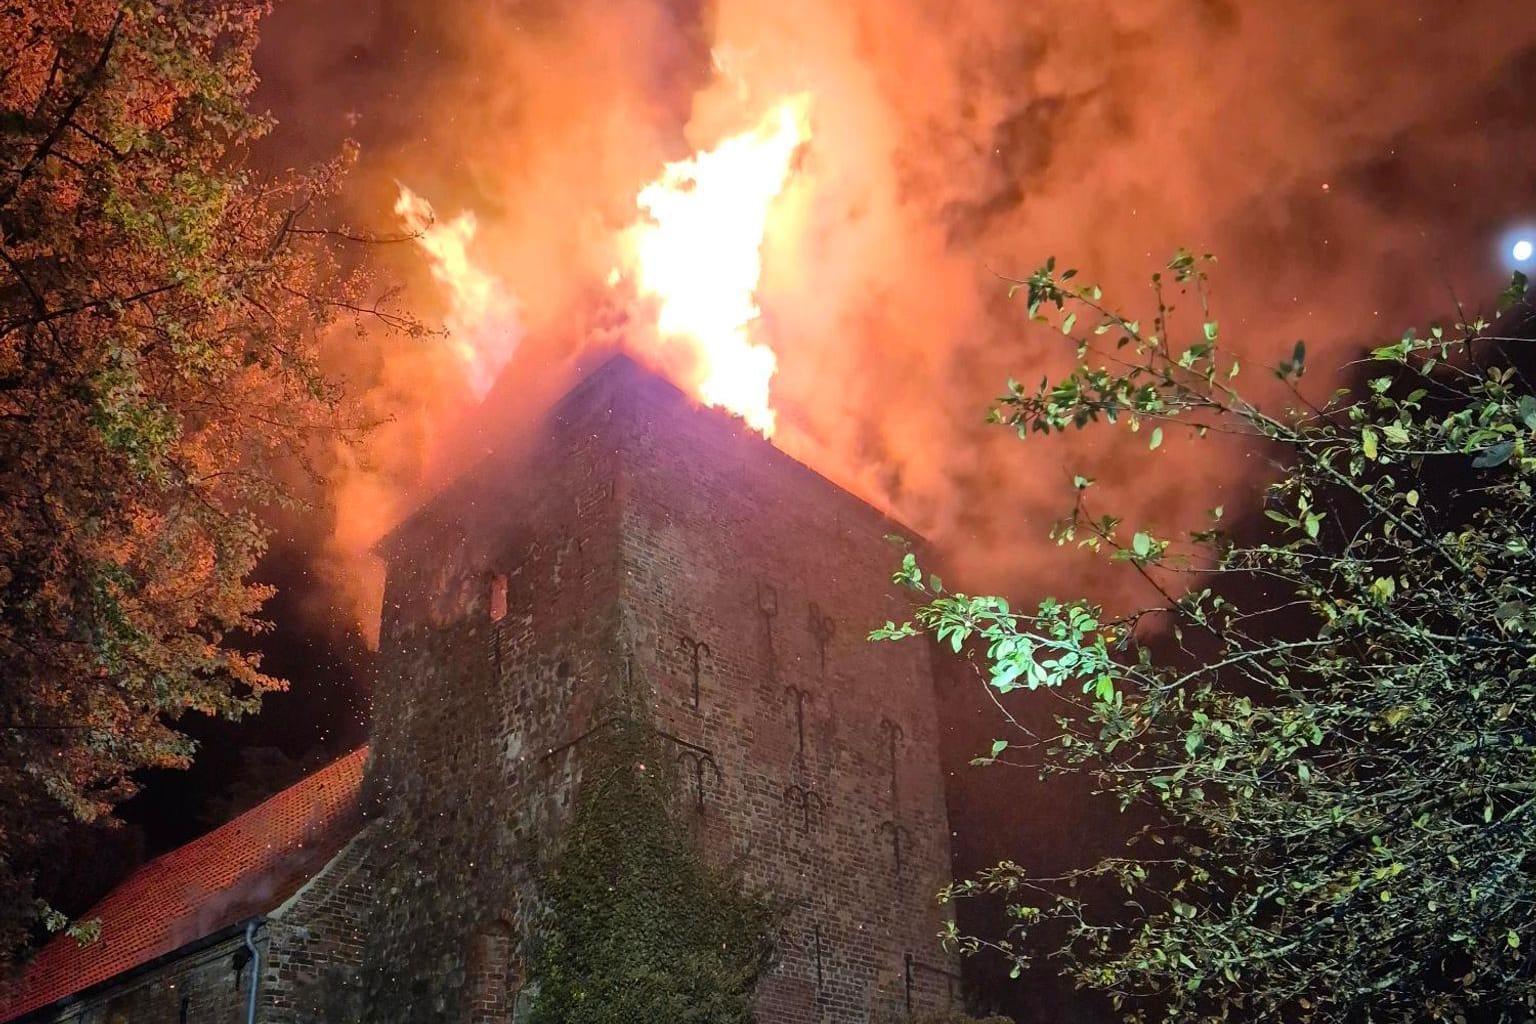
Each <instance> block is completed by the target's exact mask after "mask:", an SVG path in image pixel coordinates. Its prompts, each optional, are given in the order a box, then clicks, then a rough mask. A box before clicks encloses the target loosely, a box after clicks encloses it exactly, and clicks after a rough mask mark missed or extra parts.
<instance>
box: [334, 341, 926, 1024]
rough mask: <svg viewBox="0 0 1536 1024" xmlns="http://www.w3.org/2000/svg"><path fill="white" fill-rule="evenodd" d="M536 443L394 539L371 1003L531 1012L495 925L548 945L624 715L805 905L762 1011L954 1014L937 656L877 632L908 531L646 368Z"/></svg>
mask: <svg viewBox="0 0 1536 1024" xmlns="http://www.w3.org/2000/svg"><path fill="white" fill-rule="evenodd" d="M531 447H532V449H533V450H532V451H525V452H523V453H522V454H521V455H518V456H516V457H512V456H504V457H497V458H493V459H492V460H490V461H488V462H487V463H486V464H484V465H482V466H481V467H480V468H479V469H478V470H476V471H475V472H473V473H471V474H469V475H468V476H467V477H466V479H465V480H464V481H462V482H461V483H460V484H458V485H457V486H455V487H454V488H452V489H450V490H449V491H448V492H446V493H445V494H443V495H441V496H440V497H439V498H437V499H436V500H434V501H433V502H432V503H431V505H429V506H428V507H427V508H426V509H424V510H423V511H422V512H420V513H418V515H417V516H415V517H414V518H413V519H412V520H411V521H410V522H409V523H407V524H406V525H405V526H404V527H403V528H402V529H401V530H399V531H397V532H396V534H395V535H394V536H393V537H392V538H391V540H390V541H389V544H388V547H387V557H388V559H389V562H390V571H389V580H388V585H387V589H386V595H385V615H384V621H383V623H382V637H383V640H382V647H381V663H382V664H381V679H380V685H379V690H378V695H377V698H376V707H375V725H374V743H373V750H374V761H373V763H372V766H371V772H370V779H369V783H368V785H369V787H370V789H371V791H372V792H373V793H375V794H376V796H377V797H378V798H379V799H381V800H383V801H384V802H385V806H386V807H387V808H388V811H387V814H388V817H389V822H388V825H389V827H388V828H387V829H386V830H384V831H382V832H381V833H380V835H381V836H387V840H386V841H384V842H382V843H381V844H379V847H380V848H379V861H378V863H379V865H381V866H382V870H379V869H377V868H376V870H375V876H374V877H375V879H376V882H377V883H378V884H380V885H381V886H382V893H381V895H382V899H381V900H380V902H379V904H378V906H377V908H376V910H375V916H374V918H373V919H372V920H371V921H370V923H369V927H368V929H367V932H368V935H369V936H370V938H369V939H368V941H367V943H366V949H365V954H364V968H363V986H364V988H363V999H364V1000H365V1002H366V1004H367V1005H368V1006H370V1007H372V1008H373V1014H374V1015H373V1016H370V1018H369V1019H376V1020H400V1021H407V1020H410V1021H425V1020H444V1021H450V1020H451V1021H462V1020H470V1019H475V1020H497V1019H500V1020H505V1019H508V1018H507V1017H505V1016H502V1017H497V1016H494V1015H490V1016H487V1015H486V1013H487V1012H488V1011H486V1010H485V1007H486V1005H487V1004H488V1003H494V1004H497V1005H511V1003H512V1001H514V1000H515V998H516V993H513V992H508V993H501V992H491V993H489V994H487V990H486V984H485V982H484V980H483V978H481V977H479V976H480V975H483V973H484V972H483V971H482V970H478V969H477V966H476V965H477V964H478V963H484V962H485V960H486V956H487V954H485V952H484V950H485V949H487V948H488V944H489V945H494V942H493V941H492V939H491V938H490V937H492V936H495V935H499V934H510V935H511V936H512V937H513V942H512V945H513V947H517V946H520V945H521V944H522V943H523V942H525V941H526V938H527V936H526V934H525V930H526V922H527V921H528V920H529V919H530V911H531V909H532V907H531V904H530V902H529V901H531V900H533V899H536V892H535V889H534V886H533V884H532V880H533V878H534V876H535V874H536V868H537V865H538V863H539V862H540V858H541V857H543V856H545V855H547V854H548V853H550V852H551V850H552V849H553V846H552V844H556V843H558V837H559V834H560V830H561V827H562V824H563V822H564V820H565V815H566V814H567V813H568V811H569V809H570V807H571V802H572V799H573V797H574V793H575V790H576V787H577V786H578V785H579V780H580V776H581V770H582V764H583V762H584V754H585V752H586V751H588V750H590V749H593V745H595V744H600V743H601V742H602V738H603V726H604V723H605V722H608V721H610V720H611V719H612V718H613V717H614V716H615V715H621V714H625V715H635V716H638V717H641V718H642V719H643V720H646V721H648V722H649V723H650V724H651V725H652V726H653V727H654V728H655V729H656V730H658V732H659V733H660V734H661V736H662V737H663V749H664V750H665V751H666V756H667V758H668V760H669V764H668V765H666V766H665V767H666V768H667V770H669V771H670V772H672V773H673V775H674V776H675V781H676V785H677V786H678V788H679V804H680V806H683V807H685V808H687V811H688V814H689V815H690V816H691V818H692V825H693V827H694V829H695V831H696V834H697V836H698V839H699V842H700V843H701V844H702V846H703V848H704V849H705V850H706V852H707V853H708V855H710V856H711V857H712V858H714V859H716V860H717V861H718V862H720V863H731V864H737V865H740V867H741V869H742V871H743V872H744V876H745V879H746V881H747V882H748V884H749V885H751V886H753V887H755V888H757V889H759V890H761V891H765V892H769V893H772V894H775V895H777V896H780V897H783V898H786V899H788V900H790V901H791V903H792V909H791V911H790V913H789V915H788V919H787V921H786V924H785V928H784V932H783V934H782V935H781V937H780V943H779V952H780V955H779V962H778V964H777V965H776V967H775V969H774V971H773V972H772V975H771V976H770V977H769V978H768V979H767V980H766V981H765V983H764V985H763V987H762V990H761V996H760V1019H761V1020H763V1021H764V1024H800V1022H813V1021H814V1022H823V1021H825V1022H853V1021H866V1020H868V1019H870V1016H871V1014H872V1013H874V1014H888V1013H893V1014H905V1013H906V1011H907V1009H908V1007H909V1005H910V1007H911V1008H912V1009H914V1010H917V1011H923V1010H929V1009H939V1008H943V1007H945V1006H947V1005H949V1003H950V1001H951V995H952V987H953V986H952V981H953V975H954V972H955V965H954V963H953V962H952V961H951V960H950V959H949V958H948V957H946V956H945V955H944V954H943V953H941V952H940V950H939V949H938V947H937V942H936V939H935V936H936V934H937V933H938V931H939V930H940V928H941V926H942V920H943V919H942V917H941V916H940V912H939V910H938V908H937V907H936V906H935V905H934V902H933V893H934V892H935V891H936V889H937V888H938V887H939V886H940V885H941V884H942V883H943V881H944V880H946V879H947V878H948V877H949V844H948V826H947V822H946V819H945V810H944V795H943V786H942V778H941V774H940V769H939V760H938V758H939V755H938V740H937V735H936V732H937V725H936V721H937V714H936V708H935V704H934V700H935V698H934V693H933V682H932V673H931V669H930V666H929V663H928V652H927V649H926V648H925V647H924V646H922V645H921V644H915V643H914V644H902V645H873V644H869V643H867V642H866V641H865V639H864V636H865V633H866V632H867V631H868V629H869V628H870V627H871V626H873V625H876V624H878V623H880V622H882V621H884V620H885V619H887V618H899V617H901V616H902V613H903V609H904V606H903V605H902V604H901V602H900V599H899V596H898V595H896V594H895V593H894V592H893V591H892V590H891V589H890V588H889V587H886V586H882V582H881V581H882V580H883V579H885V578H886V577H887V576H888V574H889V571H890V569H891V567H892V565H893V563H894V560H895V558H896V552H895V550H894V549H893V548H892V547H891V546H890V545H889V544H888V543H887V542H886V541H885V540H884V537H885V535H886V534H888V533H891V532H900V527H898V526H897V525H896V524H893V523H891V522H890V521H889V520H886V519H884V518H883V517H881V516H880V515H879V514H878V513H876V512H875V511H874V510H872V509H870V508H869V507H868V506H866V505H864V504H863V503H861V502H859V501H857V500H856V499H854V498H853V497H851V496H850V495H848V494H847V493H846V492H843V491H842V490H840V489H838V488H836V487H834V486H833V485H832V484H830V483H829V482H828V481H826V480H825V479H823V478H821V477H820V476H818V475H816V474H815V473H813V472H812V471H810V470H809V469H807V468H806V467H804V466H802V465H800V464H798V463H796V462H794V461H793V460H791V459H789V458H788V457H787V456H785V455H783V454H782V453H781V452H779V451H778V450H777V449H775V448H773V447H772V446H771V445H769V444H768V443H767V442H765V441H763V440H762V439H761V438H758V437H757V436H755V435H753V434H751V433H749V432H747V431H745V430H744V429H743V428H741V427H740V426H739V425H738V424H737V423H736V421H734V420H732V419H731V418H729V417H727V416H725V415H724V414H720V413H716V412H712V411H708V410H700V409H698V408H696V407H694V406H693V405H692V404H691V403H690V402H689V401H688V400H687V399H685V398H684V397H683V396H682V395H681V394H680V393H678V392H677V391H676V390H675V389H673V388H671V387H670V386H669V385H666V384H664V383H662V382H660V381H659V380H657V379H655V378H654V377H651V376H650V375H648V374H646V373H644V372H642V371H641V370H639V369H638V368H637V367H636V366H634V364H632V363H630V362H628V361H627V360H625V359H622V358H619V359H615V360H614V361H612V362H610V363H609V364H607V365H606V366H604V367H603V368H601V369H599V370H598V371H596V372H595V373H593V374H592V375H591V376H590V377H589V378H588V379H587V380H586V381H584V382H583V383H582V384H581V385H579V386H578V387H577V388H576V389H575V390H574V391H573V392H572V393H571V394H570V395H569V396H567V398H566V399H565V400H564V401H563V402H562V403H561V404H560V405H559V406H557V408H556V409H555V410H554V412H553V414H552V415H551V417H550V420H549V429H548V431H547V436H544V437H541V438H539V439H538V442H537V443H536V444H534V445H532V446H531ZM509 955H510V957H511V959H512V960H513V961H515V960H516V958H517V956H516V953H515V951H514V952H512V953H511V954H509ZM511 969H512V971H513V972H514V973H515V971H516V968H515V965H514V966H513V968H511ZM498 1001H499V1002H498Z"/></svg>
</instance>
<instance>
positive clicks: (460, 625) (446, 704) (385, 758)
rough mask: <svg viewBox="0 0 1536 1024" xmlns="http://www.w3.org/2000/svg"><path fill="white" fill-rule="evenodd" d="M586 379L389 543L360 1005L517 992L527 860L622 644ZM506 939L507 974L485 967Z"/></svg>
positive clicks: (396, 1010) (604, 486)
mask: <svg viewBox="0 0 1536 1024" xmlns="http://www.w3.org/2000/svg"><path fill="white" fill-rule="evenodd" d="M589 392H590V388H578V389H577V390H576V391H575V392H573V393H572V394H571V395H570V396H568V397H567V399H566V401H565V402H563V403H562V404H561V405H560V406H559V407H557V408H556V410H555V411H554V412H553V413H551V414H550V416H549V417H548V420H547V423H546V430H545V433H544V436H541V437H538V438H536V439H532V440H530V441H529V443H528V444H527V445H526V446H525V448H524V450H523V452H522V453H521V454H520V455H519V456H518V457H516V458H512V459H505V460H502V459H493V460H492V461H490V462H488V463H486V464H484V465H482V466H481V467H480V468H479V469H478V470H477V471H475V472H473V473H471V474H470V475H469V476H468V477H467V478H466V479H465V480H464V481H462V482H461V483H460V484H458V485H456V486H455V487H453V488H451V489H450V490H449V491H447V492H446V493H444V494H442V495H439V496H438V497H437V498H436V499H434V501H433V502H432V503H431V505H429V506H428V507H427V508H425V509H423V510H422V511H421V512H419V513H418V514H417V515H415V516H414V517H412V519H411V520H409V521H408V522H407V523H406V524H405V526H404V527H402V528H401V529H400V530H398V531H396V533H395V534H394V535H392V537H391V538H390V539H389V541H388V542H387V546H386V548H385V550H384V553H385V556H386V558H387V560H388V564H389V571H388V577H387V581H386V587H385V596H384V611H383V618H382V621H381V624H380V626H381V628H380V657H379V665H380V670H379V681H378V687H377V691H376V694H375V699H374V712H373V724H372V732H373V736H372V742H371V751H372V760H371V762H370V765H369V773H368V779H367V790H368V792H369V795H370V797H371V799H373V800H375V801H377V802H378V803H379V804H380V812H381V813H382V814H383V815H384V816H385V817H386V818H387V820H386V821H384V822H381V826H382V827H381V829H379V830H378V832H377V840H376V841H375V842H374V844H373V846H374V848H373V850H372V851H371V852H370V861H371V862H372V863H373V864H375V865H376V869H375V870H376V872H377V874H376V886H375V900H374V908H373V911H372V915H371V919H370V922H369V928H368V940H367V948H366V949H365V952H364V957H363V969H362V972H361V977H362V984H361V988H362V991H361V999H362V1004H363V1007H364V1010H365V1013H364V1019H367V1020H369V1021H377V1022H381V1024H386V1022H400V1024H406V1022H410V1024H417V1022H427V1021H434V1022H435V1021H442V1022H451V1024H467V1022H469V1021H477V1022H478V1021H493V1020H495V1019H497V1018H496V1016H495V1015H494V1012H493V1013H491V1014H489V1015H488V1013H487V1009H486V1008H487V1007H505V1006H508V1005H510V1003H511V1002H512V1001H513V1000H514V999H515V998H516V996H517V989H518V987H519V984H520V981H521V973H522V972H521V970H520V968H519V967H518V966H517V965H516V963H515V961H516V960H517V959H518V958H517V957H516V956H514V955H513V954H512V953H511V952H510V951H509V950H506V949H504V947H507V946H510V947H511V948H512V949H520V948H521V947H522V946H523V945H524V943H525V940H526V937H527V936H526V927H527V923H528V921H529V920H530V917H531V914H530V909H531V908H530V906H529V903H528V901H529V899H530V897H531V896H532V886H531V884H530V870H529V867H530V865H532V864H534V863H536V862H537V860H538V858H539V857H540V855H541V853H542V852H543V851H544V850H545V849H546V848H547V845H548V843H549V842H550V841H551V840H552V839H553V838H554V837H556V836H557V835H558V833H559V830H560V825H561V823H562V820H563V815H564V814H565V813H566V811H567V810H568V809H569V808H570V806H571V801H572V798H573V796H574V793H575V787H576V784H577V782H578V781H579V772H580V763H581V762H580V758H579V753H580V751H581V747H582V744H581V743H580V742H579V741H580V739H581V737H582V736H583V735H584V734H585V733H586V731H587V730H588V729H589V728H590V727H591V726H592V725H593V724H594V723H596V722H597V721H599V720H600V719H601V718H602V716H603V711H602V709H601V708H600V707H599V702H600V701H601V698H602V695H603V693H604V692H605V690H606V683H607V681H608V680H610V679H611V677H612V675H613V673H614V668H615V666H614V664H613V659H614V657H615V652H617V650H618V647H619V645H618V640H617V637H618V621H619V617H618V582H619V581H618V571H617V565H618V554H617V551H618V516H617V511H616V506H615V504H614V480H615V478H616V476H617V474H618V460H617V455H616V452H615V451H614V450H613V448H612V445H611V444H609V443H608V442H607V441H606V440H605V439H606V438H608V437H610V436H611V434H612V429H611V426H610V421H611V419H612V413H611V411H610V410H608V409H607V408H605V407H604V405H603V403H602V402H600V401H586V400H585V398H586V397H587V396H588V394H589ZM573 741H576V742H573ZM504 939H509V940H510V941H509V942H504V941H503V940H504ZM498 958H500V959H504V960H505V961H506V963H507V967H506V970H505V972H504V974H503V978H504V981H505V984H504V985H503V986H501V989H502V990H500V991H498V990H497V988H498V986H497V985H496V984H495V981H496V979H494V978H492V977H491V976H490V973H489V972H488V968H487V965H488V964H489V963H491V962H493V961H495V960H497V959H498ZM501 1019H502V1020H506V1019H508V1015H506V1014H505V1013H503V1014H502V1016H501Z"/></svg>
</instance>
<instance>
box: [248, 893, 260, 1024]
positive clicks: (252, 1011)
mask: <svg viewBox="0 0 1536 1024" xmlns="http://www.w3.org/2000/svg"><path fill="white" fill-rule="evenodd" d="M261 921H262V919H261V918H259V917H256V918H252V919H251V920H250V921H248V922H246V925H245V948H246V949H247V950H249V951H250V954H251V984H250V988H249V990H248V991H247V992H246V996H245V1024H256V986H257V984H258V983H260V981H261V950H259V949H257V948H256V926H257V925H258V924H260V923H261Z"/></svg>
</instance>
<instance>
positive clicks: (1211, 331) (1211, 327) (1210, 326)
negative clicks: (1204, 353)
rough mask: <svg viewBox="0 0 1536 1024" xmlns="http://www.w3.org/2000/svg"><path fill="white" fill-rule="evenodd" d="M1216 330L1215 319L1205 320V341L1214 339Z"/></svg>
mask: <svg viewBox="0 0 1536 1024" xmlns="http://www.w3.org/2000/svg"><path fill="white" fill-rule="evenodd" d="M1216 332H1217V324H1216V321H1215V320H1207V321H1206V322H1205V340H1206V341H1215V340H1216Z"/></svg>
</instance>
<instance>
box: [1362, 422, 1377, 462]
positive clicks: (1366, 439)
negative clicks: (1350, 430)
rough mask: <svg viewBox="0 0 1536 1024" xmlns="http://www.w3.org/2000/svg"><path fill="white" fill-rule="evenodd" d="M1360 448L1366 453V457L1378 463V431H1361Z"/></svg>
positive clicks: (1368, 428) (1369, 429) (1366, 429)
mask: <svg viewBox="0 0 1536 1024" xmlns="http://www.w3.org/2000/svg"><path fill="white" fill-rule="evenodd" d="M1360 448H1361V450H1362V451H1364V452H1365V457H1366V458H1368V459H1370V460H1371V461H1372V462H1375V461H1376V431H1374V430H1372V429H1371V428H1370V427H1366V428H1365V429H1364V430H1362V431H1360Z"/></svg>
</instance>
